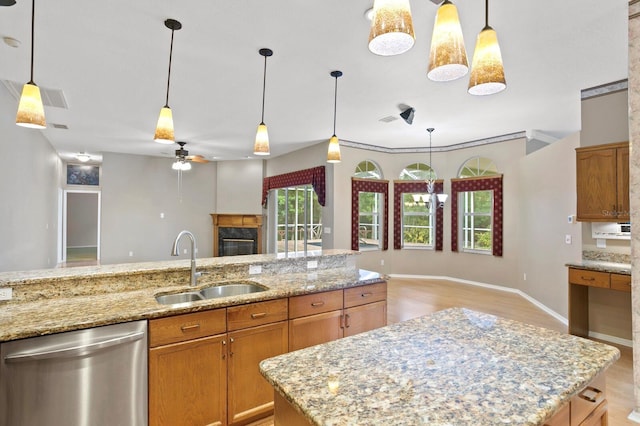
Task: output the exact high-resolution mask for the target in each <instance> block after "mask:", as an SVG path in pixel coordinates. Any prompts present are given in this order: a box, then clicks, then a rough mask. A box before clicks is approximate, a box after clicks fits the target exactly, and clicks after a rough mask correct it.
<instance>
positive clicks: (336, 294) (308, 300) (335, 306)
mask: <svg viewBox="0 0 640 426" xmlns="http://www.w3.org/2000/svg"><path fill="white" fill-rule="evenodd" d="M340 309H342V290H334V291H325V292H322V293H313V294H305V295H303V296H295V297H290V298H289V318H299V317H306V316H307V315H313V314H321V313H323V312H330V311H335V310H340Z"/></svg>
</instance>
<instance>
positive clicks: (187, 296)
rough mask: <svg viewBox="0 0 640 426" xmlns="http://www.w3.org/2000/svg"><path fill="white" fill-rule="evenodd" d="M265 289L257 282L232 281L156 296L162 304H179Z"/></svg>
mask: <svg viewBox="0 0 640 426" xmlns="http://www.w3.org/2000/svg"><path fill="white" fill-rule="evenodd" d="M265 290H267V288H265V287H262V286H261V285H258V284H255V283H247V282H232V283H224V284H219V285H214V286H211V287H205V288H203V289H202V290H200V291H184V292H182V293H173V294H159V295H157V296H156V301H157V302H158V303H160V304H162V305H177V304H181V303H191V302H197V301H199V300H206V299H215V298H219V297H229V296H240V295H242V294H249V293H257V292H260V291H265Z"/></svg>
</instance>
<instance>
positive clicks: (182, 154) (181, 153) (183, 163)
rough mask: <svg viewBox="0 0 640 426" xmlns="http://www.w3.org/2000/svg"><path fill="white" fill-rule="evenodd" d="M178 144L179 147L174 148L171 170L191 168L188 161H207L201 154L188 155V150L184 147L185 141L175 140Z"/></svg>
mask: <svg viewBox="0 0 640 426" xmlns="http://www.w3.org/2000/svg"><path fill="white" fill-rule="evenodd" d="M176 143H177V144H178V145H180V148H179V149H176V161H175V162H174V163H173V165H172V166H171V168H172V169H173V170H191V164H190V162H191V161H192V162H194V163H208V162H209V160H207V159H205V158H204V157H203V156H202V155H189V151H187V150H186V149H184V146H185V145H186V144H187V143H186V142H176Z"/></svg>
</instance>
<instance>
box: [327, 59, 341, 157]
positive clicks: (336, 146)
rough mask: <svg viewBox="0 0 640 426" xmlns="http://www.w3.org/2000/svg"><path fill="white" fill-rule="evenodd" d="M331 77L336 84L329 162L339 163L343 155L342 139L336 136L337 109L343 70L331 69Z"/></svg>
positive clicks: (328, 152) (328, 153)
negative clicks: (341, 150)
mask: <svg viewBox="0 0 640 426" xmlns="http://www.w3.org/2000/svg"><path fill="white" fill-rule="evenodd" d="M331 77H334V78H335V79H336V84H335V89H334V92H333V136H331V138H330V139H329V150H328V151H327V163H339V162H340V161H341V160H342V157H341V156H340V141H339V140H338V137H337V136H336V111H337V108H338V107H337V106H338V77H342V71H331Z"/></svg>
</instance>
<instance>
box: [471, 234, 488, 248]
mask: <svg viewBox="0 0 640 426" xmlns="http://www.w3.org/2000/svg"><path fill="white" fill-rule="evenodd" d="M474 240H475V246H474V247H473V248H474V249H476V250H491V232H490V231H475V233H474Z"/></svg>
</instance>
